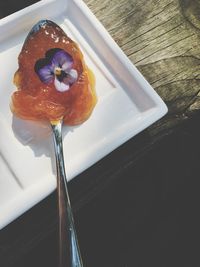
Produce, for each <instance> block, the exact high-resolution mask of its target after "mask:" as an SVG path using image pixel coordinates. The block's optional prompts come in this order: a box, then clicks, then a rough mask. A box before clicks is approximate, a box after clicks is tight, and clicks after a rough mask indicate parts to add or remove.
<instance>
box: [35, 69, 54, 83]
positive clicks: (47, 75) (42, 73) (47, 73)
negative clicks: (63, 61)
mask: <svg viewBox="0 0 200 267" xmlns="http://www.w3.org/2000/svg"><path fill="white" fill-rule="evenodd" d="M37 74H38V76H39V77H40V80H41V81H42V82H44V83H50V82H51V81H52V80H53V77H54V74H53V68H52V65H51V64H49V65H46V66H44V67H42V68H41V69H39V70H38V71H37Z"/></svg>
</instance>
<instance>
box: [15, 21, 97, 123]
mask: <svg viewBox="0 0 200 267" xmlns="http://www.w3.org/2000/svg"><path fill="white" fill-rule="evenodd" d="M42 22H43V23H41V24H39V26H40V27H39V28H38V29H37V30H34V31H33V30H32V31H31V33H30V34H29V35H28V37H27V39H26V40H25V43H24V45H23V47H22V50H21V52H20V54H19V58H18V63H19V68H18V70H17V71H16V73H15V76H14V83H15V85H16V87H17V89H18V90H17V91H16V92H14V93H13V95H12V103H11V109H12V111H13V113H14V114H16V115H17V116H18V117H20V118H23V119H27V120H48V121H50V122H55V121H59V120H62V119H63V121H64V123H65V124H67V125H77V124H80V123H82V122H84V121H85V120H87V119H88V118H89V116H90V115H91V113H92V111H93V108H94V106H95V104H96V102H97V98H96V94H95V89H94V86H95V82H94V81H95V79H94V75H93V73H92V72H91V71H90V70H89V69H88V67H87V66H86V64H85V62H84V59H83V55H82V53H81V51H80V49H79V47H78V45H77V44H76V43H75V42H74V41H72V40H71V39H70V38H69V37H68V36H67V35H66V34H65V33H64V31H63V30H62V29H61V28H60V27H59V26H58V25H56V24H55V23H53V22H51V21H42Z"/></svg>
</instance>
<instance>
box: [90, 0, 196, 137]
mask: <svg viewBox="0 0 200 267" xmlns="http://www.w3.org/2000/svg"><path fill="white" fill-rule="evenodd" d="M85 2H86V3H87V5H88V6H89V7H90V8H91V10H92V11H93V12H94V14H95V15H96V16H97V18H98V19H99V20H100V21H101V22H102V23H103V25H104V26H105V27H106V29H107V30H108V31H109V32H110V34H111V36H112V37H113V38H114V40H115V41H116V42H117V43H118V45H119V46H120V47H121V48H122V50H123V51H124V52H125V53H126V55H127V56H128V57H129V59H130V60H131V61H132V62H133V63H134V64H135V65H136V66H137V67H138V69H139V70H140V71H141V72H142V74H143V75H144V76H145V77H146V79H147V80H148V81H149V82H150V84H151V85H152V86H153V87H154V89H155V90H156V91H157V92H158V93H159V95H160V96H161V97H162V98H163V100H164V101H165V102H166V103H167V105H168V108H169V113H168V115H167V116H166V117H165V118H163V119H162V120H160V121H159V122H158V123H156V124H154V126H152V127H150V128H149V129H148V131H149V134H150V135H152V136H154V135H156V134H158V133H159V134H161V131H162V130H165V133H166V131H167V132H168V131H169V130H170V129H172V128H173V127H174V126H176V125H178V124H179V123H180V122H182V121H183V120H185V119H188V118H189V117H190V116H191V113H193V112H197V111H198V110H199V108H200V100H199V96H200V93H199V91H200V48H199V47H200V19H199V14H200V1H198V0H180V1H179V0H162V1H158V0H149V1H146V0H140V1H138V0H121V1H118V0H114V1H110V0H103V1H101V0H85Z"/></svg>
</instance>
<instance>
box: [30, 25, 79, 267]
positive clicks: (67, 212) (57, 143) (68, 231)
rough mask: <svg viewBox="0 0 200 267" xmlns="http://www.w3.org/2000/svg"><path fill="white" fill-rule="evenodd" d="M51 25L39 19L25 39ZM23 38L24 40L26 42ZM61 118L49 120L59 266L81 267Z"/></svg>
mask: <svg viewBox="0 0 200 267" xmlns="http://www.w3.org/2000/svg"><path fill="white" fill-rule="evenodd" d="M47 24H49V25H53V24H54V23H53V22H51V21H49V20H40V21H39V22H38V23H36V24H35V25H34V26H33V28H32V29H31V31H30V32H29V34H28V36H27V38H26V40H28V38H29V37H31V35H32V34H34V33H36V32H38V31H39V30H40V28H41V27H43V26H45V25H47ZM26 40H25V42H26ZM62 123H63V122H62V120H60V121H56V122H51V127H52V131H53V140H54V148H55V158H56V169H57V192H58V211H59V267H83V263H82V258H81V254H80V249H79V245H78V240H77V236H76V230H75V225H74V219H73V213H72V208H71V204H70V199H69V193H68V189H67V177H66V174H65V164H64V156H63V144H62Z"/></svg>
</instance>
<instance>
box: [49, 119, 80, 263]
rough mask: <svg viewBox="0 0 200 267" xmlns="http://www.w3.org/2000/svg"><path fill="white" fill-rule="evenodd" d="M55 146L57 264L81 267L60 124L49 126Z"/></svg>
mask: <svg viewBox="0 0 200 267" xmlns="http://www.w3.org/2000/svg"><path fill="white" fill-rule="evenodd" d="M51 126H52V130H53V139H54V146H55V156H56V168H57V191H58V208H59V262H60V265H59V266H60V267H83V263H82V259H81V254H80V249H79V245H78V240H77V236H76V231H75V226H74V219H73V214H72V209H71V204H70V199H69V194H68V189H67V178H66V174H65V164H64V156H63V145H62V122H58V123H57V124H55V125H53V124H52V125H51Z"/></svg>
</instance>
